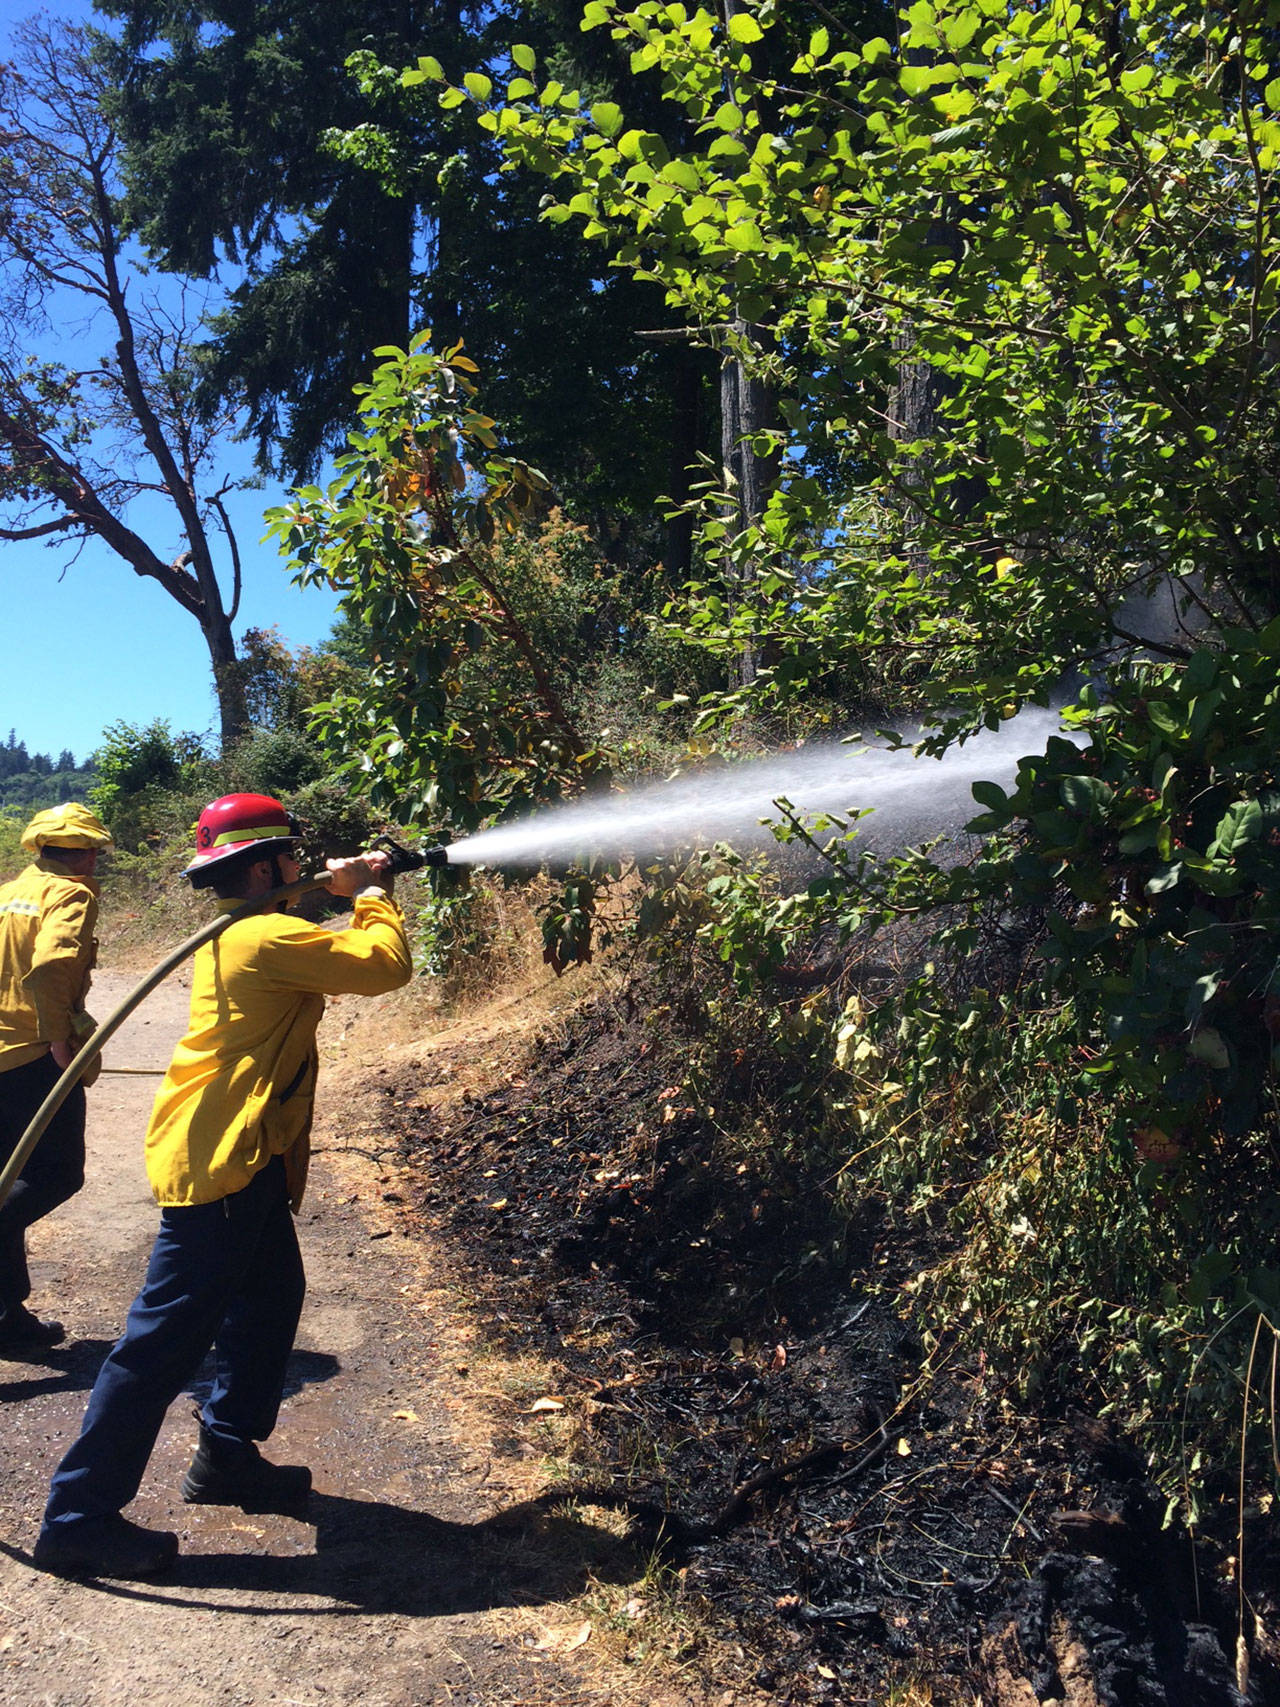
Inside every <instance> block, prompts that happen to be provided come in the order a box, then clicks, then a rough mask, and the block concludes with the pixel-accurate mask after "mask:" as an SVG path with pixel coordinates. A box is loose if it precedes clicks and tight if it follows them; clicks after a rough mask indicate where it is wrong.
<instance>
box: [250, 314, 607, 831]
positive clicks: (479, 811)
mask: <svg viewBox="0 0 1280 1707" xmlns="http://www.w3.org/2000/svg"><path fill="white" fill-rule="evenodd" d="M379 354H380V355H381V356H382V357H383V360H382V361H381V363H380V365H379V367H378V368H377V369H376V371H375V373H374V376H373V379H372V380H371V382H370V383H369V384H368V385H367V386H365V387H362V388H361V394H360V415H361V430H360V431H359V432H358V433H356V434H353V435H352V438H351V444H350V450H349V451H348V454H347V455H346V456H345V457H342V458H341V459H339V462H338V465H337V477H336V479H335V480H334V481H333V482H332V483H331V484H330V485H329V486H328V487H327V488H326V489H321V488H319V487H307V488H303V489H302V490H300V491H299V492H298V493H297V494H296V496H295V500H294V502H293V503H291V504H289V505H287V506H285V507H284V508H280V509H277V510H274V511H273V512H271V514H270V517H269V520H270V523H271V527H272V531H273V532H274V534H275V535H276V537H277V539H278V540H279V542H280V544H281V547H282V549H283V550H284V551H285V552H286V553H287V555H288V557H289V560H290V563H291V565H292V567H293V568H294V570H295V571H296V573H297V575H298V577H299V579H300V580H301V581H302V582H303V584H312V583H315V582H323V583H325V584H327V585H329V586H331V587H334V588H337V589H338V590H339V591H341V593H342V594H343V600H342V614H343V617H344V619H345V622H346V623H347V624H348V625H351V624H358V625H359V626H360V627H361V628H362V629H363V630H365V631H366V632H367V642H366V644H367V655H368V656H369V658H370V659H371V660H372V661H371V663H370V665H369V666H368V668H367V669H366V670H365V671H364V672H362V673H361V675H360V677H359V679H358V681H357V682H355V683H353V684H352V685H351V686H350V687H348V688H347V689H346V690H345V691H343V692H340V693H338V694H337V695H335V696H334V697H333V698H332V699H331V700H329V701H328V702H327V703H325V704H322V705H320V706H318V707H317V708H316V713H315V726H316V727H317V728H318V730H319V732H320V733H321V735H322V736H323V738H324V740H325V742H326V745H328V746H330V747H331V748H332V749H334V750H337V751H340V752H343V753H345V754H346V760H345V770H346V773H347V774H348V775H349V777H350V780H351V781H352V782H353V783H355V784H356V785H357V786H359V787H362V788H363V789H365V790H366V791H367V793H368V797H369V799H370V801H371V803H372V804H373V805H374V806H375V807H377V808H379V809H380V810H381V811H383V812H385V813H387V814H388V815H389V816H392V817H394V818H396V819H399V820H400V821H402V822H420V823H429V822H435V823H447V824H452V825H454V826H458V827H463V828H472V827H474V826H475V825H477V824H478V823H480V822H481V821H483V820H484V819H485V818H488V817H492V816H494V815H496V814H500V813H504V812H510V811H513V810H516V809H518V808H519V807H520V806H522V805H526V804H528V803H530V802H533V801H536V800H539V799H543V798H548V797H551V798H554V797H555V796H556V795H557V794H558V793H559V792H561V791H562V790H564V789H570V790H572V789H574V788H576V787H578V786H580V784H581V782H582V780H583V779H585V778H586V777H587V776H589V775H590V774H591V772H592V771H593V769H594V768H595V767H596V765H597V763H598V754H596V753H595V752H594V751H593V750H592V748H591V747H590V745H589V744H588V743H587V742H586V741H585V740H584V738H583V736H582V735H581V734H580V732H579V730H578V728H577V725H576V723H575V721H574V719H573V716H572V714H571V711H570V709H569V705H568V700H567V691H566V690H567V685H568V683H569V682H570V681H571V679H572V671H573V667H574V660H573V659H572V658H571V657H564V656H562V655H556V654H555V653H554V652H553V651H552V650H550V649H548V647H547V646H546V644H545V641H546V628H545V623H544V624H543V628H542V632H541V633H539V631H538V624H537V623H535V622H534V621H532V620H531V613H530V612H529V610H528V609H527V607H526V605H525V604H524V603H523V602H522V595H521V594H520V593H519V591H518V590H517V591H513V590H512V589H510V588H508V587H507V586H506V585H505V583H504V577H503V574H502V568H501V560H500V548H499V541H500V539H501V537H502V536H503V535H504V534H508V533H511V534H514V533H516V532H517V531H518V530H519V529H520V528H521V527H522V526H523V525H524V521H525V518H526V517H527V516H529V515H530V514H531V510H532V506H533V504H534V499H535V496H536V494H537V493H538V492H539V491H541V490H542V489H543V488H544V487H545V481H544V480H543V479H542V477H541V476H540V475H539V474H537V473H536V472H535V471H533V470H531V469H529V468H527V467H526V466H525V465H524V464H522V463H518V462H513V461H512V460H510V459H509V458H507V457H504V456H502V455H500V454H499V453H498V450H497V440H496V437H495V434H494V430H493V428H494V424H493V421H492V420H491V418H490V417H489V416H487V415H485V414H484V413H483V412H482V411H481V410H480V409H479V407H478V405H477V404H476V402H475V384H474V382H473V380H472V379H471V377H470V376H471V374H472V372H473V371H474V363H472V362H471V360H470V359H469V358H468V357H466V356H464V355H462V353H461V352H460V351H459V350H457V349H454V350H451V351H449V352H447V353H446V354H445V355H443V356H442V355H437V354H436V353H435V352H433V351H432V350H431V349H430V348H429V347H428V346H427V345H426V343H425V340H422V339H419V340H415V341H414V342H413V343H412V344H411V346H410V348H409V350H408V351H407V352H406V351H400V350H383V351H381V352H379Z"/></svg>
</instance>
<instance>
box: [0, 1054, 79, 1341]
mask: <svg viewBox="0 0 1280 1707" xmlns="http://www.w3.org/2000/svg"><path fill="white" fill-rule="evenodd" d="M61 1077H62V1069H61V1068H60V1067H59V1066H58V1064H57V1062H56V1061H55V1060H54V1059H53V1056H52V1055H49V1054H45V1055H41V1056H39V1057H38V1058H37V1059H36V1060H34V1061H28V1062H26V1063H25V1065H23V1066H21V1067H10V1069H9V1070H8V1072H7V1073H0V1165H2V1164H3V1163H5V1162H7V1161H8V1160H9V1157H10V1156H11V1155H12V1154H13V1152H14V1151H15V1150H16V1149H17V1147H18V1143H19V1140H20V1139H21V1137H22V1134H23V1133H24V1132H25V1131H26V1129H27V1127H28V1126H29V1125H30V1124H31V1118H32V1116H33V1115H34V1114H35V1112H36V1110H37V1109H38V1108H39V1107H40V1104H41V1103H42V1102H43V1101H44V1099H45V1097H46V1096H48V1094H49V1092H50V1091H51V1090H52V1089H53V1087H54V1086H55V1085H56V1084H57V1082H58V1080H59V1079H60V1078H61ZM83 1184H84V1086H83V1085H76V1087H75V1089H74V1090H73V1091H72V1092H71V1094H70V1095H69V1096H68V1097H67V1100H66V1101H65V1102H64V1103H63V1105H62V1107H61V1108H60V1109H59V1110H58V1112H57V1113H56V1114H55V1115H54V1117H53V1119H52V1120H51V1121H50V1122H49V1125H48V1127H47V1129H46V1131H45V1134H44V1136H43V1137H42V1138H41V1140H40V1142H39V1143H38V1144H37V1145H36V1147H35V1149H34V1150H33V1151H32V1152H31V1154H30V1156H29V1157H28V1158H27V1165H26V1166H25V1167H24V1168H23V1170H22V1172H21V1174H19V1176H18V1179H17V1181H16V1183H15V1185H14V1188H13V1190H12V1191H11V1192H10V1193H9V1195H8V1197H7V1198H6V1199H5V1200H4V1202H3V1203H0V1316H3V1315H4V1314H5V1312H6V1311H8V1310H16V1309H17V1308H18V1306H19V1305H20V1304H23V1303H25V1301H26V1300H27V1299H28V1298H29V1297H30V1296H31V1276H30V1274H29V1273H28V1271H27V1239H26V1234H27V1228H28V1227H30V1226H31V1225H32V1224H33V1223H34V1222H36V1221H39V1220H41V1219H42V1218H43V1217H44V1216H45V1215H47V1214H48V1213H49V1211H50V1210H51V1209H56V1208H57V1207H58V1205H59V1204H60V1203H65V1202H66V1201H67V1199H68V1198H69V1197H74V1196H75V1194H76V1193H77V1192H78V1191H79V1189H80V1187H81V1186H82V1185H83Z"/></svg>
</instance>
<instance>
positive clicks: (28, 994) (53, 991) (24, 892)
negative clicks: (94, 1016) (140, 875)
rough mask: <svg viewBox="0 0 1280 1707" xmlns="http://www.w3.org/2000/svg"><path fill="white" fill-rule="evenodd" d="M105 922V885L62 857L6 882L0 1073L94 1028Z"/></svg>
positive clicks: (0, 925) (1, 923)
mask: <svg viewBox="0 0 1280 1707" xmlns="http://www.w3.org/2000/svg"><path fill="white" fill-rule="evenodd" d="M97 923H98V886H97V884H96V883H94V882H93V880H92V879H91V878H87V877H74V876H72V875H71V873H70V872H68V871H67V870H66V869H65V868H64V867H63V866H62V865H61V864H60V863H59V862H58V861H57V860H56V859H53V858H50V857H48V856H45V857H42V858H40V859H38V860H36V861H35V862H34V864H32V865H29V866H28V867H27V869H26V870H25V871H23V872H21V873H20V874H19V875H18V876H17V877H15V878H14V879H13V880H12V881H11V882H9V883H3V884H0V1072H8V1070H9V1069H10V1068H11V1067H22V1066H25V1065H26V1063H27V1062H28V1061H35V1060H38V1059H39V1057H40V1056H41V1055H43V1054H44V1053H45V1052H46V1051H47V1049H48V1047H49V1045H50V1044H51V1043H71V1042H76V1043H79V1042H82V1041H83V1040H84V1038H85V1037H86V1036H87V1035H88V1033H89V1032H90V1031H92V1030H93V1021H92V1020H91V1019H90V1018H89V1016H88V1015H87V1014H86V1013H85V1011H84V1004H85V998H86V997H87V996H88V994H89V980H90V977H91V975H92V973H93V965H94V959H95V955H96V950H97V943H96V942H95V941H94V936H93V933H94V930H95V928H96V926H97Z"/></svg>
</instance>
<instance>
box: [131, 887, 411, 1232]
mask: <svg viewBox="0 0 1280 1707" xmlns="http://www.w3.org/2000/svg"><path fill="white" fill-rule="evenodd" d="M235 904H236V903H230V905H235ZM412 975H413V965H412V961H411V960H410V957H409V945H408V943H407V942H406V941H405V935H404V923H403V921H402V919H401V917H400V910H399V908H398V907H397V906H396V905H395V904H394V902H392V901H390V900H388V899H387V898H386V897H385V896H381V895H362V896H360V897H359V898H358V899H357V901H356V904H355V915H354V918H353V919H352V923H351V927H350V929H349V930H345V931H330V930H325V929H324V928H323V927H322V926H320V925H313V924H308V923H307V922H306V921H305V920H304V919H295V918H291V917H290V916H289V915H288V914H287V913H255V914H254V915H252V916H251V917H250V918H247V919H241V920H238V921H237V923H235V924H234V925H231V926H229V927H228V929H227V930H225V931H224V932H223V934H222V935H221V936H220V937H218V938H217V939H216V940H215V941H214V942H211V943H206V944H205V945H204V947H203V948H201V949H199V950H197V952H196V956H195V959H194V961H193V962H192V979H191V1022H190V1028H189V1029H188V1031H187V1034H186V1036H185V1037H184V1038H183V1039H182V1041H181V1042H180V1043H179V1044H178V1046H177V1048H176V1049H175V1050H174V1053H173V1059H172V1061H171V1062H170V1064H169V1070H168V1072H167V1073H166V1074H165V1077H164V1082H163V1084H162V1085H161V1086H160V1090H159V1092H158V1093H157V1096H156V1100H155V1106H154V1108H153V1109H152V1113H151V1122H150V1125H149V1126H148V1127H147V1138H146V1159H147V1176H148V1178H149V1179H150V1181H151V1189H152V1191H153V1192H154V1193H155V1196H156V1201H157V1202H158V1203H159V1204H161V1205H162V1206H164V1207H171V1206H178V1205H184V1204H193V1203H214V1202H216V1201H217V1200H218V1199H219V1198H222V1197H228V1196H230V1194H231V1193H232V1192H235V1191H240V1190H241V1189H242V1188H243V1187H244V1186H246V1185H248V1183H249V1181H250V1180H251V1179H252V1178H253V1176H254V1174H255V1173H257V1171H258V1169H259V1168H261V1167H263V1166H264V1165H265V1164H266V1163H267V1162H269V1161H270V1160H271V1158H272V1157H273V1156H279V1155H285V1154H286V1152H293V1153H292V1154H290V1155H289V1156H288V1161H289V1164H290V1174H291V1179H292V1181H293V1182H294V1190H293V1196H294V1199H295V1207H296V1204H297V1200H298V1199H299V1198H300V1197H301V1181H302V1179H303V1178H305V1159H306V1150H307V1142H308V1137H309V1133H310V1129H311V1109H312V1103H313V1100H314V1096H315V1079H316V1074H315V1069H316V1049H315V1036H316V1026H317V1025H318V1024H319V1022H320V1016H321V1014H322V1013H323V1012H324V998H325V996H326V995H329V996H337V995H344V994H353V995H364V996H378V995H382V994H384V993H385V992H386V991H388V990H395V989H398V988H399V987H400V985H402V984H407V983H408V982H409V979H410V978H411V976H412ZM295 1146H296V1147H297V1148H296V1150H295V1148H294V1147H295Z"/></svg>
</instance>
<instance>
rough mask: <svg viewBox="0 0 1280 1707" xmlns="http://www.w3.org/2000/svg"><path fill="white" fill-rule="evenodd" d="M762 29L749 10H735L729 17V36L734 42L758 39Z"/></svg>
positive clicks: (762, 33) (760, 36) (762, 32)
mask: <svg viewBox="0 0 1280 1707" xmlns="http://www.w3.org/2000/svg"><path fill="white" fill-rule="evenodd" d="M763 35H764V31H763V30H762V29H761V28H760V26H759V24H758V23H757V22H756V20H755V19H754V18H753V17H752V15H751V13H750V12H735V13H734V15H733V17H731V18H730V19H729V38H730V40H731V41H736V42H752V41H759V40H761V38H762V37H763Z"/></svg>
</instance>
